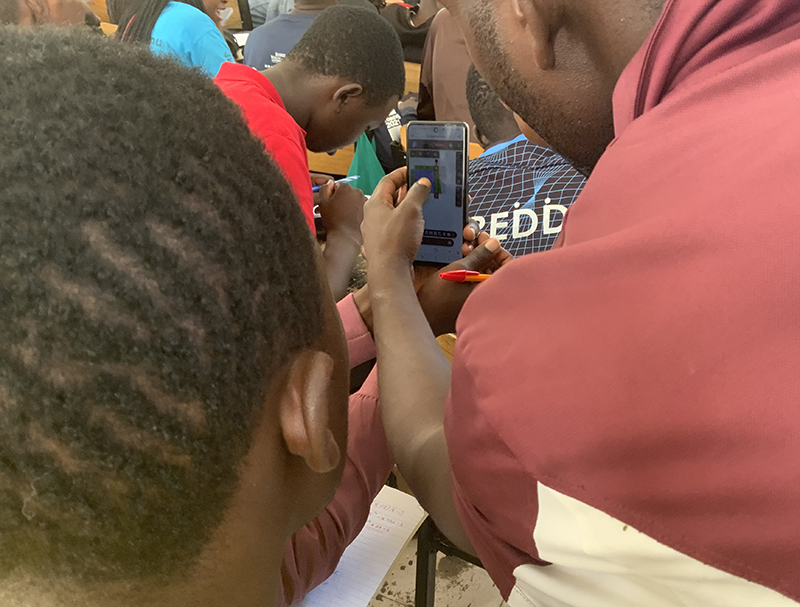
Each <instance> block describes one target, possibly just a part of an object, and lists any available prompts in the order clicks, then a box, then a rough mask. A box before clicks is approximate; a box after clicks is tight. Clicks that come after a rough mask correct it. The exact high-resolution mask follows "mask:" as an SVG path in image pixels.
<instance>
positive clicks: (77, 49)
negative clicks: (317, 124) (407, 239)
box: [0, 27, 324, 583]
mask: <svg viewBox="0 0 800 607" xmlns="http://www.w3.org/2000/svg"><path fill="white" fill-rule="evenodd" d="M0 57H2V58H3V59H2V63H3V69H2V77H1V79H2V86H0V106H2V107H4V108H16V109H15V111H13V112H0V149H2V150H3V153H2V154H0V580H2V579H8V578H9V576H11V575H16V574H18V573H20V572H21V574H22V575H25V576H27V577H31V578H32V579H34V580H37V579H39V580H41V579H45V580H47V579H51V578H54V577H55V578H58V579H63V578H67V579H72V580H77V581H78V582H79V583H91V582H108V581H116V580H166V579H168V578H169V579H172V577H173V576H180V575H182V574H184V573H185V572H187V571H188V568H189V566H190V565H191V564H192V563H193V562H194V561H195V560H196V558H197V556H198V555H199V554H200V552H201V550H202V548H203V546H204V545H205V544H206V543H207V541H208V540H209V538H210V536H211V534H212V533H213V531H214V530H215V529H216V527H217V526H218V525H219V523H220V522H221V520H222V517H223V515H224V513H225V511H226V509H227V507H228V504H229V502H230V499H231V497H232V495H233V494H234V492H235V491H236V489H237V486H238V478H237V472H238V470H239V468H240V465H241V461H242V459H243V457H244V456H245V454H246V453H247V451H248V449H249V448H250V445H251V442H252V436H253V434H254V430H255V426H256V424H257V423H258V422H259V419H260V418H261V417H262V415H263V411H264V408H265V407H270V406H272V404H273V403H274V399H273V397H272V396H271V395H270V394H269V393H268V388H269V386H270V383H271V382H272V380H273V378H274V377H276V374H277V373H278V371H279V370H280V369H281V368H282V367H284V366H285V365H286V364H288V362H289V361H290V360H291V359H292V357H293V356H295V355H296V354H297V353H298V352H299V351H301V350H302V349H304V348H307V347H309V346H312V345H313V344H316V343H317V342H318V340H319V339H320V338H321V336H322V334H323V331H324V320H323V314H322V310H323V299H322V297H323V290H322V289H323V286H322V283H321V281H320V279H319V274H318V272H317V269H316V268H317V265H316V264H317V260H316V257H315V253H314V243H313V238H312V236H311V234H310V232H309V230H308V227H307V225H306V222H305V220H304V219H303V215H302V212H301V210H300V208H299V206H298V204H297V202H296V200H295V198H294V196H293V195H292V191H291V189H290V187H289V186H288V184H287V183H286V181H285V179H284V178H283V177H282V175H281V172H280V169H279V168H278V167H277V165H275V164H274V163H273V162H272V161H271V160H270V159H269V158H268V157H267V155H266V154H265V152H264V148H263V145H262V144H261V143H260V142H259V141H258V140H256V139H255V138H254V137H253V136H252V135H251V134H250V132H249V130H248V128H247V126H246V125H245V123H244V121H243V118H242V116H241V112H240V111H239V110H238V109H237V108H236V107H235V106H234V105H233V104H232V103H231V102H230V101H229V100H228V99H227V98H226V97H225V96H224V95H223V94H222V93H221V92H220V91H219V89H217V87H216V86H214V84H213V82H212V81H211V80H210V79H208V78H205V77H204V76H202V75H200V74H197V73H195V72H193V71H191V70H187V69H185V68H183V67H181V66H179V65H178V64H176V63H175V62H174V61H173V60H171V59H164V58H158V57H154V56H153V55H152V54H151V53H150V51H149V49H147V48H146V47H143V46H140V45H124V44H119V43H118V42H115V41H109V40H105V39H104V37H101V36H96V35H90V34H88V33H81V32H76V31H74V30H68V29H66V28H61V29H59V28H52V29H51V28H41V29H38V28H37V29H25V30H23V29H20V28H15V27H0ZM121 74H124V77H120V75H121ZM276 234H277V235H278V236H276Z"/></svg>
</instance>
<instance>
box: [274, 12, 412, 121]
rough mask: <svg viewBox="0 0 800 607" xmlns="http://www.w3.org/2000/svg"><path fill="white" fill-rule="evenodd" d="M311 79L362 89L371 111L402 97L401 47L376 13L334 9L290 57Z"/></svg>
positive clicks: (314, 25) (318, 20)
mask: <svg viewBox="0 0 800 607" xmlns="http://www.w3.org/2000/svg"><path fill="white" fill-rule="evenodd" d="M285 60H286V61H293V62H296V63H298V64H300V65H301V66H302V67H303V68H305V70H307V71H308V72H309V73H310V74H315V75H320V76H333V77H340V78H347V79H348V80H351V81H352V82H355V83H357V84H360V85H361V86H362V87H363V89H364V98H365V102H366V103H367V105H370V106H372V107H375V106H378V105H382V104H384V103H386V102H387V101H388V100H389V99H391V98H392V97H393V96H396V97H402V96H403V92H404V89H405V82H406V71H405V65H404V64H403V47H402V45H401V44H400V39H399V38H398V37H397V32H395V31H394V28H393V27H392V26H391V25H389V22H388V21H386V19H384V18H383V17H381V16H380V15H379V14H378V13H376V12H375V11H373V10H370V9H366V8H358V7H355V6H331V7H329V8H326V9H325V10H324V11H322V12H321V13H320V14H319V16H318V17H317V18H316V19H315V20H314V23H312V24H311V27H310V28H308V31H306V33H305V34H303V37H302V38H300V41H299V42H298V43H297V44H296V45H295V46H294V48H292V50H291V51H289V53H288V54H287V55H286V58H285Z"/></svg>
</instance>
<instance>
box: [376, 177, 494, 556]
mask: <svg viewBox="0 0 800 607" xmlns="http://www.w3.org/2000/svg"><path fill="white" fill-rule="evenodd" d="M405 179H406V172H405V169H400V170H398V171H395V172H394V173H392V174H391V175H389V176H388V177H386V178H385V179H384V180H382V181H381V183H380V184H379V185H378V188H377V189H376V190H375V193H374V194H373V196H372V197H371V198H370V201H369V202H368V203H367V206H366V209H365V217H364V225H363V231H364V239H365V241H364V245H365V250H366V254H367V259H368V262H369V285H370V294H371V297H372V313H373V317H374V320H373V322H374V326H375V335H376V347H377V351H378V364H379V366H380V375H379V385H380V394H381V403H380V407H381V415H382V417H383V423H384V428H385V430H386V436H387V438H388V440H389V445H390V447H391V449H392V454H393V455H394V457H395V461H396V463H397V466H398V468H399V469H400V472H401V473H402V474H403V477H404V478H405V479H406V481H407V482H408V484H409V486H410V487H411V490H412V491H413V492H414V495H415V496H416V497H417V498H418V499H419V501H420V503H421V504H422V506H423V507H424V508H425V509H426V510H427V511H428V513H429V514H430V515H431V517H432V518H433V519H434V521H435V522H436V524H437V526H438V527H439V528H440V529H441V530H442V532H443V533H444V534H445V535H446V536H447V537H448V538H449V539H450V540H451V541H452V542H453V543H454V544H456V545H457V546H459V547H460V548H462V549H463V550H466V551H469V552H473V550H472V547H471V546H470V543H469V540H468V538H467V536H466V534H465V532H464V530H463V528H462V526H461V524H460V522H459V520H458V517H457V515H456V511H455V507H454V505H453V498H452V491H451V477H450V464H449V460H448V455H447V444H446V442H445V437H444V429H443V422H444V407H445V403H446V401H447V395H448V392H449V387H450V365H449V363H448V362H447V359H446V358H445V356H444V354H443V352H442V351H441V349H440V347H439V345H438V343H437V342H436V339H435V338H434V334H433V331H432V330H431V328H430V325H429V324H428V320H427V319H426V316H425V314H424V313H423V311H422V308H421V307H420V304H419V302H418V300H417V293H416V292H415V290H414V284H413V280H412V272H411V262H412V261H413V259H414V256H415V255H416V251H417V249H418V247H419V244H420V242H421V240H422V231H423V229H424V222H423V220H422V204H423V202H424V201H425V200H426V199H427V196H428V192H429V186H427V187H426V186H423V185H421V184H416V185H415V186H413V187H412V189H411V190H410V191H409V192H408V195H407V196H405V197H403V193H404V187H405V186H404V185H403V184H404V183H405ZM422 181H424V180H422ZM398 199H400V200H401V202H399V203H398V204H397V208H395V207H394V204H395V203H396V201H398ZM500 251H502V249H501V248H500V244H499V243H498V242H497V241H496V240H489V241H487V242H485V243H484V244H482V245H481V246H480V247H478V249H476V250H475V251H473V253H472V254H471V255H472V256H473V259H478V258H483V259H484V260H487V259H488V260H489V261H491V260H492V259H493V258H494V256H495V254H499V253H500ZM437 280H438V279H437Z"/></svg>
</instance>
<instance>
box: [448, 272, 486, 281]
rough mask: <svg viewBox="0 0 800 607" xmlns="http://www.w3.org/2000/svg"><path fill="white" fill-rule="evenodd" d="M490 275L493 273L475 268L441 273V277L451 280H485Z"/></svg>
mask: <svg viewBox="0 0 800 607" xmlns="http://www.w3.org/2000/svg"><path fill="white" fill-rule="evenodd" d="M490 276H491V274H481V273H480V272H475V271H473V270H453V271H452V272H442V273H441V274H439V278H442V279H443V280H449V281H451V282H483V281H484V280H486V279H487V278H489V277H490Z"/></svg>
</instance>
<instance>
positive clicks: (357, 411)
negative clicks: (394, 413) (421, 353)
mask: <svg viewBox="0 0 800 607" xmlns="http://www.w3.org/2000/svg"><path fill="white" fill-rule="evenodd" d="M338 307H339V313H340V315H341V317H342V322H343V324H344V327H345V333H346V335H347V343H348V348H349V350H350V364H351V365H358V364H360V362H364V361H366V360H369V359H370V358H373V357H374V356H375V344H374V343H373V342H372V338H371V337H370V335H369V332H368V331H367V328H366V326H364V323H363V321H362V320H361V316H360V315H359V313H358V310H357V308H356V306H355V303H354V301H353V298H352V296H348V297H346V298H345V299H343V300H342V301H341V302H339V305H338ZM359 361H360V362H359ZM393 467H394V460H393V459H392V455H391V453H390V451H389V444H388V442H387V440H386V435H385V434H384V431H383V422H382V421H381V417H380V409H379V407H378V376H377V370H376V369H373V371H372V373H371V374H370V375H369V377H368V378H367V380H366V381H365V382H364V385H363V386H362V388H361V390H359V391H358V392H357V393H355V394H353V395H352V396H351V397H350V410H349V432H348V440H347V461H346V463H345V468H344V476H343V477H342V484H341V485H340V486H339V489H338V490H337V491H336V494H335V495H334V497H333V500H332V501H331V503H330V504H328V506H327V507H326V508H325V510H324V511H323V512H322V513H321V514H320V515H319V516H318V517H317V518H316V519H314V520H313V521H311V522H310V523H309V524H308V525H306V526H305V527H303V528H302V529H300V531H298V532H297V533H295V534H294V535H293V536H292V537H291V538H290V539H289V541H288V542H287V544H286V548H285V553H284V557H283V564H282V566H281V586H282V587H281V594H280V597H279V603H278V604H279V605H280V606H281V607H283V606H286V605H291V604H292V603H295V602H297V601H300V600H302V599H303V597H305V595H306V594H307V593H308V592H309V591H311V590H313V589H314V588H315V587H317V586H318V585H319V584H321V583H322V582H324V581H325V580H326V579H328V577H330V575H331V574H332V573H333V571H334V569H336V565H337V564H338V563H339V559H340V558H341V556H342V553H343V552H344V549H345V548H347V546H348V545H349V544H350V543H351V542H352V541H353V540H354V539H355V538H356V536H357V535H358V534H359V533H360V532H361V529H362V528H363V527H364V524H365V523H366V521H367V516H368V515H369V509H370V505H371V504H372V501H373V500H374V499H375V496H376V495H377V494H378V492H379V491H380V490H381V488H382V487H383V485H384V484H385V483H386V479H387V478H388V477H389V473H390V472H391V471H392V468H393Z"/></svg>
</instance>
